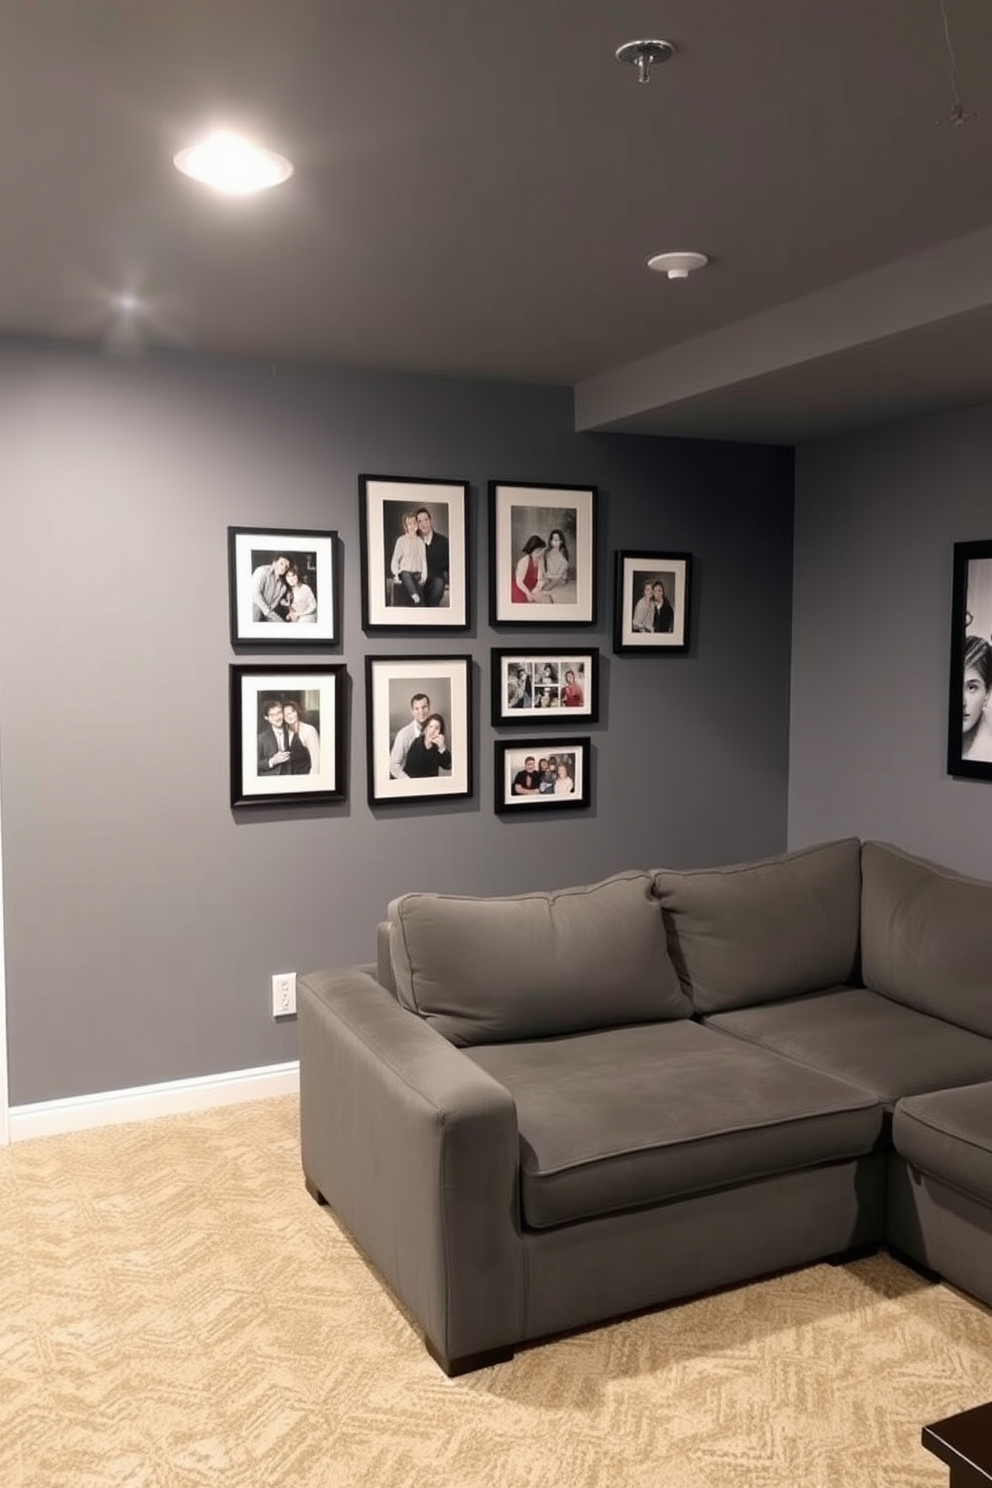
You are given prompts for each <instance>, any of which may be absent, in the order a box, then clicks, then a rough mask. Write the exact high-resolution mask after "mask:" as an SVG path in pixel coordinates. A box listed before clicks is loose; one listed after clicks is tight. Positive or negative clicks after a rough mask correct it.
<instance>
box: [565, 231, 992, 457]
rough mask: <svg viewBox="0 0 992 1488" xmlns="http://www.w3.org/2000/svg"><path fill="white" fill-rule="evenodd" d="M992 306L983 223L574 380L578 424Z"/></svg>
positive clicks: (622, 415)
mask: <svg viewBox="0 0 992 1488" xmlns="http://www.w3.org/2000/svg"><path fill="white" fill-rule="evenodd" d="M989 306H992V227H987V228H981V229H980V230H979V231H978V232H973V233H968V234H967V235H966V236H965V237H962V238H953V239H951V240H950V241H949V242H946V243H941V244H939V245H938V246H937V247H936V248H928V249H926V250H925V251H924V252H922V253H915V254H912V255H911V256H910V257H908V258H901V259H897V260H896V261H895V262H893V263H890V264H885V265H884V266H883V267H882V268H879V269H872V270H870V271H869V272H868V273H866V274H858V275H856V276H855V277H854V278H852V279H845V280H843V281H842V282H841V283H839V284H833V285H831V286H830V287H829V288H828V289H821V290H817V291H815V292H814V293H813V294H808V295H803V296H802V297H801V298H800V299H798V300H790V301H789V302H788V303H786V304H784V305H776V306H775V307H774V308H773V309H771V310H764V311H761V312H760V313H759V314H757V315H749V316H747V317H746V318H745V319H743V320H738V321H734V322H733V323H732V324H731V325H727V326H724V327H722V328H721V329H720V330H718V331H710V332H708V333H707V334H706V335H704V336H697V337H695V338H694V339H693V340H691V341H683V342H681V343H680V344H679V345H677V346H670V347H668V348H667V349H666V350H665V351H659V352H655V353H654V354H653V355H651V356H647V357H642V358H640V359H639V360H638V361H636V362H629V363H627V365H626V366H623V367H617V368H616V369H615V370H614V371H612V372H603V373H600V375H599V376H597V377H590V378H587V379H586V380H585V381H584V382H580V383H578V384H577V385H576V388H575V427H576V430H577V431H579V432H591V431H593V430H597V429H598V430H603V429H609V428H610V427H612V426H615V425H616V424H618V423H620V422H622V421H623V420H624V419H630V418H632V417H636V416H637V415H641V414H645V413H651V412H655V411H657V410H659V409H663V408H667V407H668V406H670V405H671V404H674V403H681V402H684V401H685V400H686V399H687V398H694V397H698V396H700V395H701V394H704V393H711V392H716V391H719V390H720V389H727V388H731V387H733V386H735V385H737V384H739V383H742V382H747V381H750V380H751V379H752V378H755V377H764V376H767V375H768V374H769V373H774V372H783V371H787V370H788V369H789V368H795V367H800V366H804V365H808V364H809V363H811V362H816V361H819V360H820V359H821V358H823V357H829V356H834V355H836V354H837V353H838V352H843V351H848V350H853V349H855V348H857V347H863V346H867V345H870V344H871V343H873V342H876V341H881V340H884V339H885V338H886V337H889V336H896V335H899V334H900V333H902V332H905V331H911V330H915V329H918V328H920V327H922V326H927V325H933V324H935V323H937V322H939V321H942V320H948V319H950V318H951V317H952V316H956V315H962V314H966V313H967V312H969V311H972V310H980V309H984V308H987V307H989Z"/></svg>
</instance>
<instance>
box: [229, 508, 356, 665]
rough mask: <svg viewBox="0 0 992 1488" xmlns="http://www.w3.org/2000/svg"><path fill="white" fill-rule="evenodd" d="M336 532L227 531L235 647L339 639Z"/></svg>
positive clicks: (318, 643)
mask: <svg viewBox="0 0 992 1488" xmlns="http://www.w3.org/2000/svg"><path fill="white" fill-rule="evenodd" d="M337 536H338V535H337V533H336V532H309V531H303V530H300V529H299V528H288V527H269V528H257V527H229V528H228V529H227V560H228V588H229V595H230V604H231V645H232V646H278V647H280V648H281V649H286V648H288V647H292V648H293V649H296V647H298V646H319V647H321V648H322V649H324V650H326V649H327V647H328V646H331V645H334V644H336V642H337V640H338V611H339V596H338V581H337Z"/></svg>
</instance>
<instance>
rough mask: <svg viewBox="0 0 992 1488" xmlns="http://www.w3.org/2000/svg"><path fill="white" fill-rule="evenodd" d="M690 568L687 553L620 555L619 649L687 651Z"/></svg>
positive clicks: (615, 645) (616, 641) (615, 634)
mask: <svg viewBox="0 0 992 1488" xmlns="http://www.w3.org/2000/svg"><path fill="white" fill-rule="evenodd" d="M690 564H691V556H690V554H688V553H665V552H648V553H634V552H619V553H617V569H616V611H615V614H614V620H613V649H614V651H627V652H634V651H641V652H644V651H685V650H686V649H687V647H688V645H689V568H690Z"/></svg>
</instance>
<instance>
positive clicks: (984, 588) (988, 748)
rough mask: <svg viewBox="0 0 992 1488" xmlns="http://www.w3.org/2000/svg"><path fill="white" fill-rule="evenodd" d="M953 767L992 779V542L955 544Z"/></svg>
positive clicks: (950, 734)
mask: <svg viewBox="0 0 992 1488" xmlns="http://www.w3.org/2000/svg"><path fill="white" fill-rule="evenodd" d="M953 593H954V598H953V618H952V635H951V664H950V704H949V713H948V725H947V768H948V773H949V774H950V775H957V776H961V777H963V778H971V779H974V780H992V541H989V542H974V543H956V544H955V545H954V576H953Z"/></svg>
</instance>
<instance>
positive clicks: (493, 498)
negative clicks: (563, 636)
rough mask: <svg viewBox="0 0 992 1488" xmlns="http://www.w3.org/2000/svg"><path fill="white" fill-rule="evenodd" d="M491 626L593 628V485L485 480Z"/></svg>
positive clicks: (594, 495) (594, 586)
mask: <svg viewBox="0 0 992 1488" xmlns="http://www.w3.org/2000/svg"><path fill="white" fill-rule="evenodd" d="M489 530H490V541H489V552H490V564H491V572H490V581H489V606H490V618H491V620H492V623H493V624H494V625H573V626H574V625H593V624H595V620H596V487H595V486H578V487H573V486H556V485H540V484H534V485H529V486H515V485H509V484H508V483H507V482H505V481H490V483H489Z"/></svg>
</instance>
